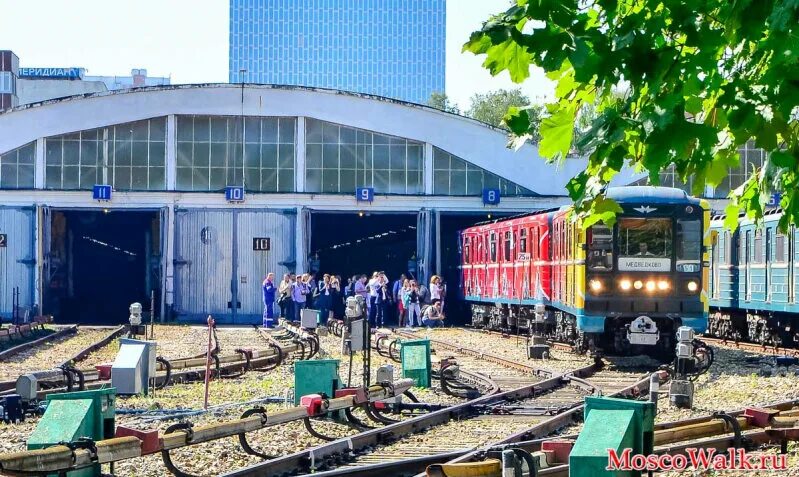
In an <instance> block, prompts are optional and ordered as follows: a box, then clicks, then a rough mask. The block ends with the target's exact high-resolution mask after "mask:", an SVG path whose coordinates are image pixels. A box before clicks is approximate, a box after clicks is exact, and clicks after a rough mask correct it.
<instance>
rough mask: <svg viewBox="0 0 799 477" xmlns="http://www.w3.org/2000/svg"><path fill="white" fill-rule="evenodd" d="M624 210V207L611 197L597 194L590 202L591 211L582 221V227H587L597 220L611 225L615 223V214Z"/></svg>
mask: <svg viewBox="0 0 799 477" xmlns="http://www.w3.org/2000/svg"><path fill="white" fill-rule="evenodd" d="M622 212H624V209H622V208H621V206H620V205H619V204H618V203H617V202H616V201H615V200H613V199H609V198H607V197H605V196H598V197H596V198H595V199H594V201H593V203H592V204H591V211H590V213H589V215H588V217H587V218H586V219H585V220H584V221H583V228H588V227H590V226H592V225H594V224H596V223H597V222H602V223H603V224H605V225H607V226H608V227H613V224H615V223H616V214H620V213H622Z"/></svg>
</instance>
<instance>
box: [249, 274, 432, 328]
mask: <svg viewBox="0 0 799 477" xmlns="http://www.w3.org/2000/svg"><path fill="white" fill-rule="evenodd" d="M262 285H263V299H264V315H263V325H264V327H267V328H271V327H273V326H275V324H276V320H277V317H278V316H279V317H280V318H284V319H290V320H293V321H299V320H300V314H301V313H302V310H303V309H304V308H311V309H314V310H318V311H319V317H320V321H322V322H326V321H327V320H328V319H329V318H336V319H343V318H344V306H345V303H346V300H347V298H348V297H351V296H361V297H362V298H363V300H364V302H365V303H366V306H367V310H368V313H367V315H368V318H369V323H370V324H371V325H372V326H387V325H388V326H390V325H394V324H396V325H397V326H399V327H403V326H404V327H406V328H413V327H414V324H415V325H416V326H420V327H421V326H427V327H435V326H443V324H444V300H445V297H446V294H447V285H446V283H444V281H443V280H442V279H441V277H439V276H438V275H433V276H432V277H431V278H430V284H429V285H428V286H425V285H424V284H419V283H418V282H417V281H416V280H415V279H413V278H408V277H407V276H406V275H405V274H402V275H400V277H399V279H397V280H395V281H394V282H393V283H392V282H391V281H390V280H389V279H388V277H387V276H386V274H385V272H374V273H373V274H372V277H371V278H369V277H367V276H366V275H354V276H353V277H351V278H348V279H347V284H346V285H344V286H342V279H341V277H340V276H338V275H329V274H327V273H325V274H324V275H322V279H321V280H317V278H316V275H315V274H314V273H304V274H296V275H295V274H293V273H287V274H285V275H283V279H282V280H281V281H280V283H275V274H274V273H269V274H268V275H267V276H266V279H264V281H263V284H262Z"/></svg>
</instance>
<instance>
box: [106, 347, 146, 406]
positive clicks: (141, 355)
mask: <svg viewBox="0 0 799 477" xmlns="http://www.w3.org/2000/svg"><path fill="white" fill-rule="evenodd" d="M155 357H156V343H155V341H139V340H132V339H126V338H123V339H121V340H120V346H119V353H118V354H117V357H116V360H114V364H113V365H112V366H111V385H112V386H114V387H115V388H116V390H117V394H142V393H144V394H147V391H148V387H149V386H148V384H149V382H150V377H154V376H155V371H156V361H155Z"/></svg>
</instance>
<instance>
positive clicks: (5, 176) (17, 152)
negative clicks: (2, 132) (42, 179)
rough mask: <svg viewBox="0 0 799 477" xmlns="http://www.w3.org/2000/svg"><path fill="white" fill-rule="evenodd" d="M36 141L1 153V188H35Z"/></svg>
mask: <svg viewBox="0 0 799 477" xmlns="http://www.w3.org/2000/svg"><path fill="white" fill-rule="evenodd" d="M35 155H36V143H35V142H31V143H28V144H26V145H24V146H22V147H19V148H17V149H14V150H13V151H9V152H6V153H5V154H0V189H33V179H34V173H33V170H34V156H35Z"/></svg>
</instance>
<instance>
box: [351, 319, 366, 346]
mask: <svg viewBox="0 0 799 477" xmlns="http://www.w3.org/2000/svg"><path fill="white" fill-rule="evenodd" d="M363 327H364V320H355V321H353V322H351V325H350V330H351V331H350V340H351V341H352V351H353V352H355V351H363V350H364V348H365V347H366V344H365V343H364V340H365V339H366V337H365V336H364V329H363Z"/></svg>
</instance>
